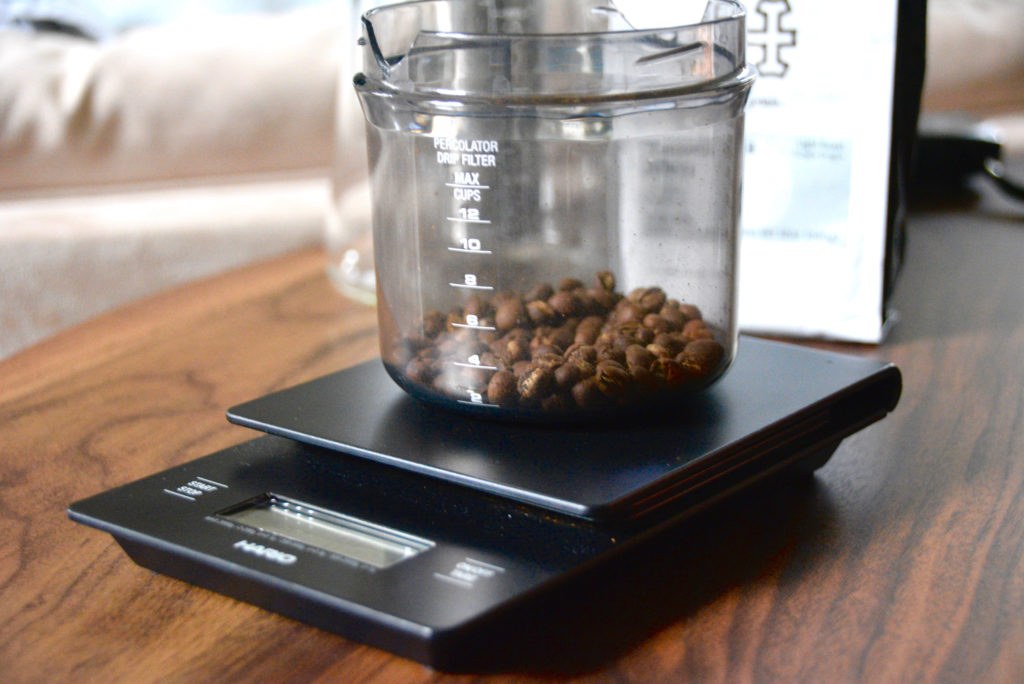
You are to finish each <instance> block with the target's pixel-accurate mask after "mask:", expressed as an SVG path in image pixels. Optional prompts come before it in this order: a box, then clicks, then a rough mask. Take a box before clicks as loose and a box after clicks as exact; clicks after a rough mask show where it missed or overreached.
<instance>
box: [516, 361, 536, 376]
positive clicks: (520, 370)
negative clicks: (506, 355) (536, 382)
mask: <svg viewBox="0 0 1024 684" xmlns="http://www.w3.org/2000/svg"><path fill="white" fill-rule="evenodd" d="M533 368H534V366H533V362H532V361H516V362H515V363H514V364H512V374H513V375H514V376H516V380H518V379H519V378H521V377H523V376H524V375H526V374H527V373H529V372H530V371H532V370H533Z"/></svg>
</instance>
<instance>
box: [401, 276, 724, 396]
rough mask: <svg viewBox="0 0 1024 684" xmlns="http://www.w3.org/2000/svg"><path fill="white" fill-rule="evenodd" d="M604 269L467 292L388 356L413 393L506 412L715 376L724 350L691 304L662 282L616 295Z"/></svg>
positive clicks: (691, 384)
mask: <svg viewBox="0 0 1024 684" xmlns="http://www.w3.org/2000/svg"><path fill="white" fill-rule="evenodd" d="M615 288H616V284H615V276H614V275H613V274H612V273H610V272H608V271H602V272H600V273H598V274H597V278H596V282H595V283H594V284H593V285H590V286H587V285H585V284H584V283H583V282H581V281H580V280H577V279H575V278H564V279H563V280H561V281H560V282H559V283H558V284H557V285H555V286H552V285H550V284H546V283H545V284H539V285H536V286H535V287H533V288H532V289H530V290H529V291H528V292H525V293H520V292H502V293H498V294H496V295H495V296H494V297H492V298H489V299H487V298H482V297H479V296H473V297H471V298H469V299H468V300H467V301H466V303H465V304H464V305H463V306H462V307H461V308H459V309H456V310H454V311H451V312H449V313H448V314H447V315H446V314H443V313H441V312H439V311H431V312H429V313H427V314H426V315H425V316H424V320H423V325H422V336H420V337H416V338H406V339H403V340H402V341H401V343H400V344H399V345H398V347H397V349H395V350H394V351H393V353H391V354H389V355H388V356H390V358H388V359H386V361H390V363H391V366H392V368H393V369H395V370H396V371H398V372H399V373H400V374H401V375H403V376H404V379H405V381H407V382H409V383H412V384H413V385H414V386H415V387H416V389H417V390H419V391H425V392H427V393H429V394H434V395H436V394H440V395H442V396H444V397H447V398H451V399H455V400H462V401H468V402H470V403H480V404H494V405H497V406H500V407H503V408H507V409H525V410H532V411H545V412H567V411H579V410H591V409H603V408H610V407H614V406H621V405H626V404H630V403H634V402H636V401H638V400H644V399H647V398H653V397H656V396H659V395H661V394H663V393H666V392H678V391H680V390H692V389H693V388H695V387H699V386H703V385H704V384H706V383H707V382H708V381H709V380H711V379H712V378H714V377H715V376H717V374H718V373H719V371H720V370H721V369H722V368H723V366H724V365H725V363H726V362H727V359H726V353H725V348H724V347H723V345H722V343H721V342H720V341H719V340H718V339H716V335H715V332H714V331H713V330H712V329H711V328H710V327H709V326H708V325H707V324H706V323H705V322H704V320H703V318H702V316H701V312H700V310H699V309H698V308H697V307H696V306H694V305H692V304H684V303H681V302H679V301H678V300H675V299H669V298H668V297H667V296H666V294H665V292H664V291H663V290H662V289H661V288H660V287H641V288H637V289H635V290H633V291H631V292H630V293H628V294H626V295H623V294H621V293H619V292H617V291H616V289H615Z"/></svg>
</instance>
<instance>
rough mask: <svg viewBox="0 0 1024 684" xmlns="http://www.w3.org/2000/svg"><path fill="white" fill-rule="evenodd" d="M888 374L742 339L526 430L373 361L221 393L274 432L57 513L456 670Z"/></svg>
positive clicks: (819, 442) (186, 568) (865, 400)
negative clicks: (720, 368)
mask: <svg viewBox="0 0 1024 684" xmlns="http://www.w3.org/2000/svg"><path fill="white" fill-rule="evenodd" d="M900 391H901V376H900V372H899V370H898V369H897V368H896V367H895V366H893V365H890V364H884V363H880V362H877V361H871V360H865V359H860V358H854V357H849V356H846V355H840V354H834V353H829V352H822V351H816V350H811V349H807V348H803V347H797V346H794V345H789V344H783V343H778V342H770V341H765V340H760V339H755V338H748V337H742V338H741V342H740V346H739V353H738V356H737V360H736V362H735V363H734V364H733V366H732V368H731V369H730V370H729V371H728V373H727V374H726V375H725V377H723V378H722V380H721V381H720V382H719V383H718V384H716V385H714V386H713V387H712V388H710V389H709V390H707V391H705V392H704V393H702V394H700V395H698V396H696V397H694V398H693V399H692V400H690V401H688V402H687V403H685V404H683V405H682V406H680V407H679V408H678V410H677V411H676V412H675V413H674V415H672V416H667V415H662V416H657V417H653V418H650V419H647V420H641V419H638V418H634V419H631V420H630V421H629V422H628V423H622V422H619V423H617V424H614V425H608V424H604V425H602V424H598V425H587V426H575V427H573V426H562V427H557V426H542V427H538V426H528V425H518V424H506V423H500V422H494V421H488V420H480V419H473V418H464V417H460V416H457V415H454V414H451V413H448V412H445V411H442V410H440V409H436V408H432V407H430V406H427V405H425V404H422V403H421V402H418V401H417V400H415V399H413V398H411V397H409V396H408V395H406V394H405V393H404V392H403V391H402V390H401V389H399V388H398V387H397V386H396V385H395V384H394V383H393V382H392V380H391V379H390V378H389V377H388V376H387V375H386V373H385V371H384V369H383V366H382V364H381V363H380V361H372V362H368V363H365V364H362V365H359V366H355V367H353V368H349V369H346V370H343V371H340V372H337V373H333V374H331V375H327V376H325V377H323V378H320V379H318V380H314V381H312V382H309V383H306V384H303V385H299V386H296V387H293V388H291V389H286V390H283V391H280V392H276V393H274V394H270V395H268V396H265V397H262V398H260V399H256V400H254V401H251V402H248V403H245V404H242V405H240V406H236V407H234V408H232V409H230V410H229V412H228V419H229V420H230V421H232V422H234V423H238V424H240V425H245V426H248V427H252V428H256V429H258V430H261V431H264V432H267V433H271V434H269V435H265V436H262V437H259V438H257V439H254V440H252V441H249V442H245V443H243V444H239V445H237V446H234V447H231V448H228V449H225V450H223V451H220V452H217V453H214V454H211V455H209V456H205V457H203V458H199V459H197V460H195V461H192V462H190V463H186V464H184V465H180V466H177V467H174V468H171V469H169V470H166V471H164V472H162V473H158V474H155V475H152V476H149V477H146V478H143V479H141V480H138V481H136V482H132V483H130V484H127V485H123V486H121V487H117V488H115V489H112V490H110V491H108V492H104V493H102V494H99V495H96V496H93V497H91V498H88V499H84V500H82V501H79V502H77V503H75V504H73V505H72V506H71V507H70V508H69V509H68V514H69V515H70V517H71V518H72V519H73V520H75V521H77V522H81V523H84V524H86V525H90V526H93V527H96V528H98V529H100V530H104V531H106V532H109V533H110V534H112V535H113V536H114V537H115V539H116V540H117V541H118V543H119V544H120V545H121V546H122V547H123V548H124V550H125V551H126V552H127V553H128V555H129V556H131V558H132V559H133V560H134V561H135V562H137V563H138V564H139V565H142V566H144V567H147V568H150V569H152V570H156V571H158V572H161V573H164V574H166V575H170V576H172V577H176V578H178V579H182V580H185V581H187V582H190V583H193V584H196V585H199V586H202V587H206V588H209V589H212V590H214V591H217V592H220V593H223V594H226V595H228V596H232V597H235V598H237V599H241V600H243V601H247V602H249V603H253V604H255V605H258V606H261V607H263V608H266V609H268V610H271V611H275V612H277V613H280V614H282V615H285V616H288V617H291V618H294V619H296V620H300V621H303V622H306V623H308V624H311V625H314V626H316V627H320V628H323V629H326V630H330V631H332V632H337V633H339V634H342V635H344V636H346V637H348V638H351V639H353V640H357V641H361V642H364V643H367V644H371V645H373V646H377V647H380V648H384V649H387V650H389V651H392V652H394V653H397V654H399V655H402V656H405V657H408V658H412V659H415V660H418V661H421V662H423V663H426V664H428V665H431V666H434V667H437V668H441V669H459V668H460V667H462V666H465V664H466V663H468V662H471V661H472V662H475V660H476V658H477V657H478V656H479V652H480V650H481V649H486V648H487V647H488V639H493V636H492V635H493V634H496V633H497V632H496V631H495V629H496V628H497V627H500V625H501V623H502V620H503V619H505V616H511V615H513V614H519V615H522V614H523V611H526V613H527V614H529V613H530V612H531V611H532V612H533V613H534V614H537V615H540V614H542V612H543V608H544V605H545V602H546V601H547V600H550V598H551V597H552V596H554V595H556V594H557V592H558V589H559V588H560V587H561V588H565V587H566V586H567V584H568V583H569V582H570V581H571V580H573V579H574V578H578V577H580V576H582V575H584V574H585V573H586V571H588V570H590V569H593V568H595V567H597V566H599V565H601V564H603V563H605V562H606V561H608V560H610V559H612V558H613V557H615V556H617V555H618V553H619V552H620V551H623V550H626V549H630V548H633V547H635V546H636V545H637V544H638V543H640V542H641V541H642V540H644V539H645V538H649V537H650V536H651V535H655V534H657V533H658V532H659V531H664V530H665V529H668V528H669V527H671V526H674V525H676V524H677V523H679V522H680V521H681V520H682V519H683V518H685V517H687V516H689V515H691V514H693V513H694V512H696V511H698V510H700V509H702V508H705V507H707V506H708V505H709V504H711V503H713V502H716V501H718V500H720V499H722V498H723V497H725V496H727V495H729V494H731V493H733V492H736V491H737V490H739V489H741V488H743V487H745V486H747V485H750V484H752V483H754V482H755V481H758V480H760V479H762V478H764V477H765V476H767V475H769V474H772V473H775V472H779V471H782V470H784V469H787V468H799V469H804V470H807V471H810V470H813V469H816V468H818V467H820V466H821V465H823V464H824V463H825V461H827V460H828V458H829V457H830V456H831V454H832V452H833V451H835V449H836V447H837V446H838V445H839V443H840V441H841V440H842V439H843V438H845V437H847V436H848V435H850V434H852V433H854V432H856V431H857V430H860V429H861V428H863V427H864V426H866V425H868V424H870V423H873V422H875V421H877V420H879V419H881V418H882V417H884V416H885V415H886V413H888V412H889V411H890V410H892V409H893V408H894V407H895V405H896V403H897V401H898V399H899V395H900ZM595 598H599V597H595Z"/></svg>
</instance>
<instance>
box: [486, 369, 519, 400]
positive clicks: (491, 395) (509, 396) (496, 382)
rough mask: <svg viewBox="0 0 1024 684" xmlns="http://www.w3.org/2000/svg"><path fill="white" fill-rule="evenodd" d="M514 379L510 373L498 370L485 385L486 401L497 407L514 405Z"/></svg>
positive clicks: (515, 395)
mask: <svg viewBox="0 0 1024 684" xmlns="http://www.w3.org/2000/svg"><path fill="white" fill-rule="evenodd" d="M517 396H518V395H517V394H516V378H515V376H514V375H512V373H511V372H510V371H507V370H500V371H498V372H496V373H495V374H494V375H492V376H491V380H490V382H488V383H487V401H489V402H491V403H492V404H497V405H498V406H503V407H506V408H507V407H510V406H515V404H516V398H517Z"/></svg>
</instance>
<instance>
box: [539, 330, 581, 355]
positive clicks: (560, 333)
mask: <svg viewBox="0 0 1024 684" xmlns="http://www.w3.org/2000/svg"><path fill="white" fill-rule="evenodd" d="M545 339H546V340H547V342H548V344H552V345H554V346H556V347H558V348H559V349H560V350H561V349H565V348H566V347H568V346H569V345H571V344H572V343H573V342H575V341H576V331H575V330H574V329H573V328H572V327H571V326H568V325H563V326H561V327H558V328H555V329H554V330H552V331H551V334H549V335H548V336H547V337H546V338H545Z"/></svg>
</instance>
